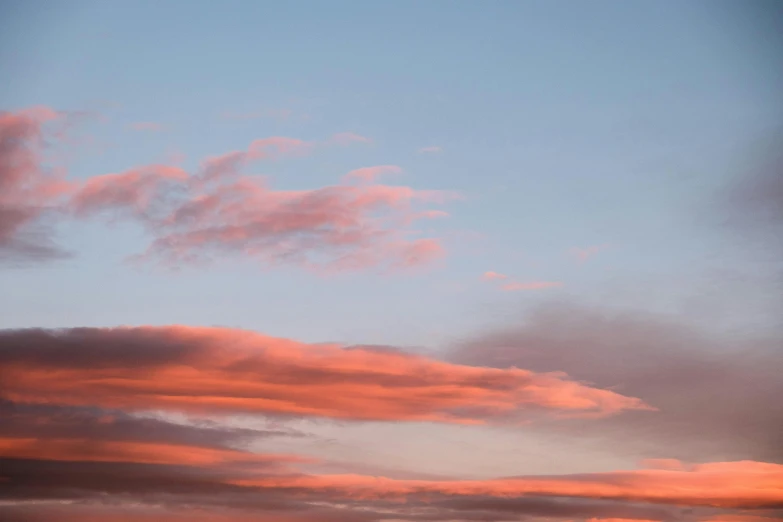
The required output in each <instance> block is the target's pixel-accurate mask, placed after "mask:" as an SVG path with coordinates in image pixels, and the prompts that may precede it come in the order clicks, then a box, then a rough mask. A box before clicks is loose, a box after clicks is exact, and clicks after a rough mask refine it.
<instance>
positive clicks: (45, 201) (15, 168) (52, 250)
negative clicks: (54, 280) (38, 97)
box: [0, 107, 72, 259]
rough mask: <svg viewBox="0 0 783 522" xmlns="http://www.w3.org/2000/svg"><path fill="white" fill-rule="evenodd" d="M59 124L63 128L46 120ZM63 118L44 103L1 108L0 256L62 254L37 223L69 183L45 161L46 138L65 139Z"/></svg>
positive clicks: (61, 173) (24, 256) (58, 198)
mask: <svg viewBox="0 0 783 522" xmlns="http://www.w3.org/2000/svg"><path fill="white" fill-rule="evenodd" d="M55 122H59V123H61V124H62V125H61V127H62V128H59V129H57V128H51V127H50V126H49V124H52V123H55ZM67 126H68V122H67V121H65V120H64V119H63V115H62V114H60V113H58V112H56V111H54V110H52V109H50V108H48V107H33V108H30V109H27V110H22V111H19V112H0V258H11V259H45V258H50V257H58V256H60V255H62V251H60V250H59V249H58V248H57V247H56V246H54V245H53V243H52V242H51V240H50V239H49V238H48V234H46V233H45V232H44V231H42V230H37V228H39V227H38V225H40V221H41V219H42V218H43V216H44V214H46V213H47V211H48V210H51V208H52V207H53V206H54V205H56V203H57V202H58V200H60V199H61V198H62V197H63V196H65V195H67V194H68V192H69V191H70V190H71V189H72V185H71V184H70V183H68V182H67V181H66V179H65V174H64V172H63V171H62V170H60V169H56V168H52V167H51V166H50V165H48V162H47V157H46V152H47V140H50V139H53V140H62V139H64V138H65V133H66V128H67Z"/></svg>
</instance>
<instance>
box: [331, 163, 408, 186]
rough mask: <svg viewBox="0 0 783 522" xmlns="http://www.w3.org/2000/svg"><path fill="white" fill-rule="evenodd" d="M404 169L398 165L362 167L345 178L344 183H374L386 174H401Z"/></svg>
mask: <svg viewBox="0 0 783 522" xmlns="http://www.w3.org/2000/svg"><path fill="white" fill-rule="evenodd" d="M400 172H402V169H401V168H400V167H398V166H397V165H377V166H375V167H362V168H360V169H356V170H352V171H350V172H349V173H348V174H346V175H345V176H344V177H343V181H346V182H350V181H354V180H356V181H363V182H373V181H375V180H376V179H378V177H380V176H382V175H384V174H399V173H400Z"/></svg>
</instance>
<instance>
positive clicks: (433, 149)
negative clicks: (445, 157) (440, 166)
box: [419, 145, 443, 154]
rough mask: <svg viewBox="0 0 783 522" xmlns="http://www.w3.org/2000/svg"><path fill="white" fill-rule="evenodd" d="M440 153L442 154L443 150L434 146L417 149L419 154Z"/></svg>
mask: <svg viewBox="0 0 783 522" xmlns="http://www.w3.org/2000/svg"><path fill="white" fill-rule="evenodd" d="M441 152H443V149H442V148H441V147H438V146H436V145H431V146H429V147H422V148H420V149H419V154H438V153H441Z"/></svg>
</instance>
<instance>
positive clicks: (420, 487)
mask: <svg viewBox="0 0 783 522" xmlns="http://www.w3.org/2000/svg"><path fill="white" fill-rule="evenodd" d="M236 483H238V484H240V485H245V486H258V487H263V488H279V489H286V490H291V489H293V490H296V489H302V490H316V491H325V492H329V493H332V494H335V495H337V496H340V495H344V496H347V497H356V498H378V497H384V498H388V497H390V496H392V497H395V496H399V497H406V496H410V495H427V494H441V495H456V496H490V497H511V498H513V497H520V496H525V495H540V496H555V497H561V496H562V497H577V498H603V499H616V500H628V501H640V502H656V503H664V504H675V505H691V506H715V507H725V508H771V507H780V506H782V505H783V465H780V464H771V463H765V462H752V461H739V462H717V463H709V464H700V465H695V466H693V467H692V469H691V470H688V471H669V470H635V471H626V472H619V471H615V472H608V473H593V474H582V475H573V476H547V477H520V478H506V479H496V480H481V481H478V480H476V481H426V480H394V479H386V478H383V477H367V476H361V475H334V476H305V477H293V478H289V477H266V478H263V479H247V480H240V481H236Z"/></svg>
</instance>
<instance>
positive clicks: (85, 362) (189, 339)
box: [0, 326, 650, 423]
mask: <svg viewBox="0 0 783 522" xmlns="http://www.w3.org/2000/svg"><path fill="white" fill-rule="evenodd" d="M0 364H2V370H1V372H2V373H1V375H2V379H0V394H1V395H2V396H4V397H5V398H6V399H9V400H12V401H15V402H30V403H48V402H51V401H52V400H55V399H56V400H57V401H58V402H60V403H64V404H70V405H90V404H97V405H100V406H103V407H117V408H131V409H134V410H153V409H167V410H175V411H191V412H199V411H200V412H264V413H279V414H290V415H304V416H319V417H333V418H340V419H367V420H369V419H374V420H408V421H434V422H454V423H483V422H488V421H492V420H503V419H506V420H508V419H514V418H518V417H519V416H521V415H523V414H524V413H525V412H527V411H532V412H540V411H547V410H549V411H555V412H563V413H567V414H572V415H591V416H596V415H597V416H604V415H610V414H615V413H618V412H621V411H623V410H633V409H650V407H649V406H647V405H645V404H644V403H643V402H642V401H640V400H638V399H635V398H632V397H625V396H623V395H620V394H618V393H615V392H612V391H609V390H602V389H597V388H592V387H590V386H587V385H584V384H581V383H579V382H575V381H572V380H569V379H568V378H567V377H566V376H565V375H564V374H561V373H549V374H536V373H533V372H530V371H527V370H521V369H517V368H508V369H490V368H481V367H472V366H464V365H457V364H450V363H446V362H441V361H437V360H434V359H429V358H425V357H419V356H414V355H408V354H404V353H393V352H379V351H373V350H369V351H368V350H363V349H352V350H344V349H342V348H341V347H339V346H336V345H307V344H303V343H299V342H296V341H291V340H286V339H277V338H272V337H267V336H264V335H260V334H257V333H253V332H249V331H242V330H231V329H220V328H191V327H184V326H170V327H139V328H107V329H96V328H75V329H70V330H36V329H30V330H9V331H2V332H0Z"/></svg>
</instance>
